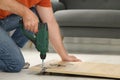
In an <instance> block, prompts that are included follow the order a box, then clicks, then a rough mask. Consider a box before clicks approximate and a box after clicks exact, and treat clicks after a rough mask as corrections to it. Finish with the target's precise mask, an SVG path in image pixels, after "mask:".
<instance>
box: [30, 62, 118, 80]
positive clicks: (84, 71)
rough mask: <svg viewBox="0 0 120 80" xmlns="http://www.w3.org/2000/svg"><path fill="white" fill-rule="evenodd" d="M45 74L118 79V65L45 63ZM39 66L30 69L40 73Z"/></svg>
mask: <svg viewBox="0 0 120 80" xmlns="http://www.w3.org/2000/svg"><path fill="white" fill-rule="evenodd" d="M45 64H46V65H45V66H46V68H47V69H46V72H51V73H62V74H74V75H85V76H96V77H108V78H120V64H106V63H93V62H61V61H56V60H53V61H50V62H48V63H45ZM40 66H41V65H36V66H33V67H31V68H30V70H32V71H35V72H38V73H39V72H40V71H41V67H40Z"/></svg>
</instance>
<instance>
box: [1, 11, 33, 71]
mask: <svg viewBox="0 0 120 80" xmlns="http://www.w3.org/2000/svg"><path fill="white" fill-rule="evenodd" d="M33 12H34V10H33ZM20 20H21V17H19V16H17V15H14V14H13V15H10V16H8V17H6V18H4V19H0V70H2V71H6V72H18V71H20V70H21V69H22V67H23V66H24V64H25V61H24V58H23V55H22V53H21V51H20V48H19V47H21V48H22V47H23V46H24V44H25V43H26V42H27V41H28V39H27V38H26V37H25V36H24V35H23V34H22V31H21V29H20V27H19V21H20ZM12 30H15V32H14V33H13V35H12V36H9V35H8V32H9V31H12Z"/></svg>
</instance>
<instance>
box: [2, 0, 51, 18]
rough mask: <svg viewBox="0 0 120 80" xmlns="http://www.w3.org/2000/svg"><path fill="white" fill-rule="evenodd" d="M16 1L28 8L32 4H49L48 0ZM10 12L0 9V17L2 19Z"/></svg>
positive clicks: (46, 5)
mask: <svg viewBox="0 0 120 80" xmlns="http://www.w3.org/2000/svg"><path fill="white" fill-rule="evenodd" d="M17 1H18V2H20V3H21V4H23V5H25V6H26V7H28V8H30V7H32V6H34V5H40V6H43V7H50V6H51V2H50V0H17ZM10 14H12V13H10V12H8V11H5V10H1V9H0V19H3V18H5V17H6V16H8V15H10Z"/></svg>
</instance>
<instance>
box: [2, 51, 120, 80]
mask: <svg viewBox="0 0 120 80" xmlns="http://www.w3.org/2000/svg"><path fill="white" fill-rule="evenodd" d="M22 52H23V55H24V57H25V60H26V62H29V63H30V67H31V66H34V65H37V64H40V63H41V60H40V58H39V52H37V51H35V50H30V51H28V50H23V51H22ZM71 55H75V56H76V57H78V58H79V59H81V60H82V61H85V62H97V63H112V64H120V55H118V54H110V55H109V54H86V53H80V54H71ZM53 59H59V60H60V57H59V56H58V55H57V54H56V53H48V54H47V58H46V60H45V62H47V61H50V60H53ZM0 80H115V79H106V78H94V77H83V76H69V75H54V74H53V75H37V74H33V73H31V71H30V70H29V69H23V70H22V71H21V72H19V73H5V72H0Z"/></svg>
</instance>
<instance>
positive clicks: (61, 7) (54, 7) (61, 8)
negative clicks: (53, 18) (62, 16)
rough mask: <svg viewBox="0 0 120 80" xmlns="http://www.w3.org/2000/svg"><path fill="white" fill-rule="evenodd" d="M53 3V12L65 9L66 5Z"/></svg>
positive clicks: (52, 0)
mask: <svg viewBox="0 0 120 80" xmlns="http://www.w3.org/2000/svg"><path fill="white" fill-rule="evenodd" d="M51 3H52V8H53V12H55V11H58V10H63V9H65V6H64V4H63V3H61V2H59V1H55V0H51Z"/></svg>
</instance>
